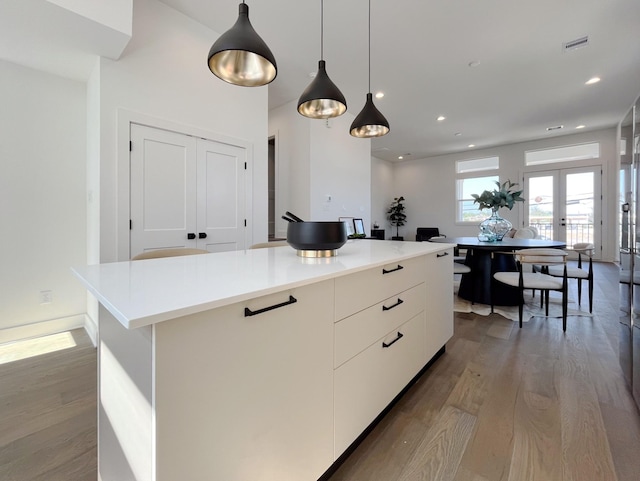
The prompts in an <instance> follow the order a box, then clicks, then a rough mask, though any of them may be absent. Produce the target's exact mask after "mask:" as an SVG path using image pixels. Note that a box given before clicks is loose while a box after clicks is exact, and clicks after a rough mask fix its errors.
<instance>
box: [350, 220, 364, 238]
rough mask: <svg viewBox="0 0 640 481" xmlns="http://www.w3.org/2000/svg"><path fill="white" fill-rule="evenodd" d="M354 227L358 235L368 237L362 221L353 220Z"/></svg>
mask: <svg viewBox="0 0 640 481" xmlns="http://www.w3.org/2000/svg"><path fill="white" fill-rule="evenodd" d="M353 227H354V229H355V232H356V234H357V235H364V236H366V235H367V233H366V232H365V231H364V221H363V220H362V219H357V218H355V219H353Z"/></svg>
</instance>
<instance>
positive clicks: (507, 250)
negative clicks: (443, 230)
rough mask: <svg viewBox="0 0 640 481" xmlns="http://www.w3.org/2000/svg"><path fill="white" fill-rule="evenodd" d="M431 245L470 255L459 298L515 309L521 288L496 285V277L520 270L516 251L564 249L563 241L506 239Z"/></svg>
mask: <svg viewBox="0 0 640 481" xmlns="http://www.w3.org/2000/svg"><path fill="white" fill-rule="evenodd" d="M430 242H446V243H448V244H456V245H457V247H458V249H465V250H466V251H467V254H466V256H465V259H464V264H465V265H467V266H469V268H470V269H471V271H470V272H469V273H468V274H464V275H463V276H462V278H461V280H460V286H459V288H458V296H459V297H461V298H462V299H466V300H468V301H471V302H473V303H476V304H487V305H490V304H491V303H492V299H493V304H494V305H497V306H516V305H518V304H519V302H520V293H519V290H518V288H515V287H511V286H508V285H506V284H502V283H499V282H493V278H492V277H493V274H494V273H495V272H500V271H517V270H518V268H517V265H516V261H515V258H514V256H513V254H512V253H513V252H514V251H517V250H520V249H534V248H552V249H564V248H565V247H566V246H567V244H566V242H563V241H555V240H548V239H514V238H512V237H505V238H503V239H502V240H500V241H493V242H486V241H481V240H479V239H478V238H477V237H446V238H438V239H431V241H430Z"/></svg>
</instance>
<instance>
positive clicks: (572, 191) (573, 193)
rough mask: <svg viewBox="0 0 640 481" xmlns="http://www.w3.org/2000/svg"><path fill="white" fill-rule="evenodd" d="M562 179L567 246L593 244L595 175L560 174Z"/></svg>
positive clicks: (583, 173)
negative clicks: (584, 243) (579, 243)
mask: <svg viewBox="0 0 640 481" xmlns="http://www.w3.org/2000/svg"><path fill="white" fill-rule="evenodd" d="M562 178H563V180H564V182H563V183H562V184H563V186H564V191H565V192H564V201H565V208H564V211H565V217H564V223H565V224H566V225H565V240H566V242H567V245H568V246H572V245H574V244H576V243H578V242H589V243H591V244H595V226H594V218H595V200H594V195H595V189H594V185H595V182H594V180H595V174H594V172H592V171H591V172H576V173H570V172H562ZM561 223H562V221H561Z"/></svg>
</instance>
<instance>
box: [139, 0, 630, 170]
mask: <svg viewBox="0 0 640 481" xmlns="http://www.w3.org/2000/svg"><path fill="white" fill-rule="evenodd" d="M162 1H163V2H164V3H166V4H167V5H170V6H172V7H174V8H175V9H177V10H179V11H181V12H183V13H184V14H186V15H188V16H189V17H192V18H194V19H196V20H198V21H199V22H201V23H203V24H205V25H207V26H209V27H211V28H212V29H214V30H215V31H217V32H221V33H222V32H224V31H225V30H227V29H228V28H230V27H231V25H232V24H233V23H234V22H235V20H236V18H237V9H238V3H240V2H239V1H235V2H234V1H230V0H162ZM247 4H248V5H249V8H250V12H249V17H250V19H251V22H252V24H253V26H254V28H255V29H256V31H257V32H258V33H259V34H260V35H261V36H262V37H263V39H264V40H265V41H266V42H267V44H268V45H269V47H270V48H271V50H272V51H273V53H274V55H275V57H276V60H277V62H278V76H277V78H276V80H275V81H274V82H273V83H272V84H271V85H270V86H269V106H270V107H271V108H272V107H277V106H279V105H282V104H284V103H287V102H289V101H291V100H294V99H297V98H298V96H299V95H300V94H301V93H302V91H303V90H304V88H305V87H306V85H307V84H308V83H309V81H310V78H309V73H311V72H315V71H316V70H317V66H318V60H319V59H320V0H304V1H302V0H270V1H265V0H262V1H260V0H247ZM371 4H372V6H371V8H372V12H371V16H372V32H371V38H372V53H371V57H372V58H371V62H372V78H371V88H372V90H373V92H376V91H378V90H382V91H384V92H385V97H384V98H383V99H381V100H376V101H375V103H376V105H377V107H378V108H379V109H380V110H381V111H382V113H383V114H384V115H385V116H386V118H387V120H389V123H390V124H391V132H390V133H389V134H388V135H386V136H384V137H381V138H379V139H374V140H373V142H372V150H373V153H374V155H375V156H376V157H379V158H383V159H386V160H391V161H394V160H397V157H398V155H401V154H406V153H411V157H409V158H424V157H428V156H434V155H438V154H444V153H450V152H458V151H463V150H469V148H468V147H467V146H468V145H469V144H475V145H476V148H485V147H489V146H495V145H501V144H506V143H513V142H519V141H524V140H532V139H539V138H544V137H548V136H551V135H566V134H568V133H574V132H575V127H576V126H577V125H581V124H582V125H586V128H585V130H589V129H591V130H593V129H600V128H604V127H612V126H614V125H616V124H617V123H618V122H619V121H620V119H621V118H622V117H623V116H624V114H625V113H626V111H627V110H628V108H629V107H630V105H631V104H632V103H633V101H634V100H635V98H636V96H637V95H638V94H640V1H638V0H606V1H603V0H535V1H517V0H440V1H425V0H373V1H372V2H371ZM367 5H368V1H367V0H325V5H324V13H325V18H324V26H325V35H324V58H325V60H326V62H327V72H328V73H329V76H330V77H331V79H332V80H333V81H334V82H335V83H336V85H338V87H339V88H340V89H341V90H342V93H343V94H344V95H345V96H346V98H347V104H348V110H349V111H350V112H351V113H353V114H354V115H356V114H357V113H358V112H359V111H360V110H361V109H362V107H363V105H364V101H365V95H366V92H367ZM134 35H135V32H134ZM585 35H588V36H589V45H588V46H587V47H584V48H581V49H578V50H574V51H571V52H568V53H563V48H562V45H563V42H567V41H570V40H574V39H577V38H580V37H583V36H585ZM205 55H206V53H205ZM472 61H478V62H480V65H479V66H477V67H475V68H471V67H469V63H470V62H472ZM593 76H599V77H601V78H602V81H601V82H600V83H599V84H596V85H592V86H586V85H585V84H584V83H585V82H586V81H587V80H588V79H589V78H591V77H593ZM439 115H444V116H446V120H445V121H443V122H437V121H436V117H438V116H439ZM556 125H564V128H563V129H562V130H561V131H559V132H554V133H552V134H550V133H548V132H547V131H546V130H545V129H546V127H550V126H556ZM456 132H459V133H460V134H461V135H460V136H455V135H454V134H455V133H456ZM405 158H407V157H406V156H405Z"/></svg>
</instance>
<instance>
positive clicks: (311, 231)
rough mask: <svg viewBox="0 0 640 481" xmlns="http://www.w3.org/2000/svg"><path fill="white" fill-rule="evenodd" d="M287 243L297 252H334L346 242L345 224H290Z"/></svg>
mask: <svg viewBox="0 0 640 481" xmlns="http://www.w3.org/2000/svg"><path fill="white" fill-rule="evenodd" d="M287 242H288V243H289V245H290V246H291V247H293V248H294V249H298V250H303V251H308V250H319V251H320V250H321V251H324V250H335V249H339V248H340V247H342V246H343V245H344V244H345V242H347V224H346V223H344V222H332V221H328V222H290V223H289V224H288V225H287Z"/></svg>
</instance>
